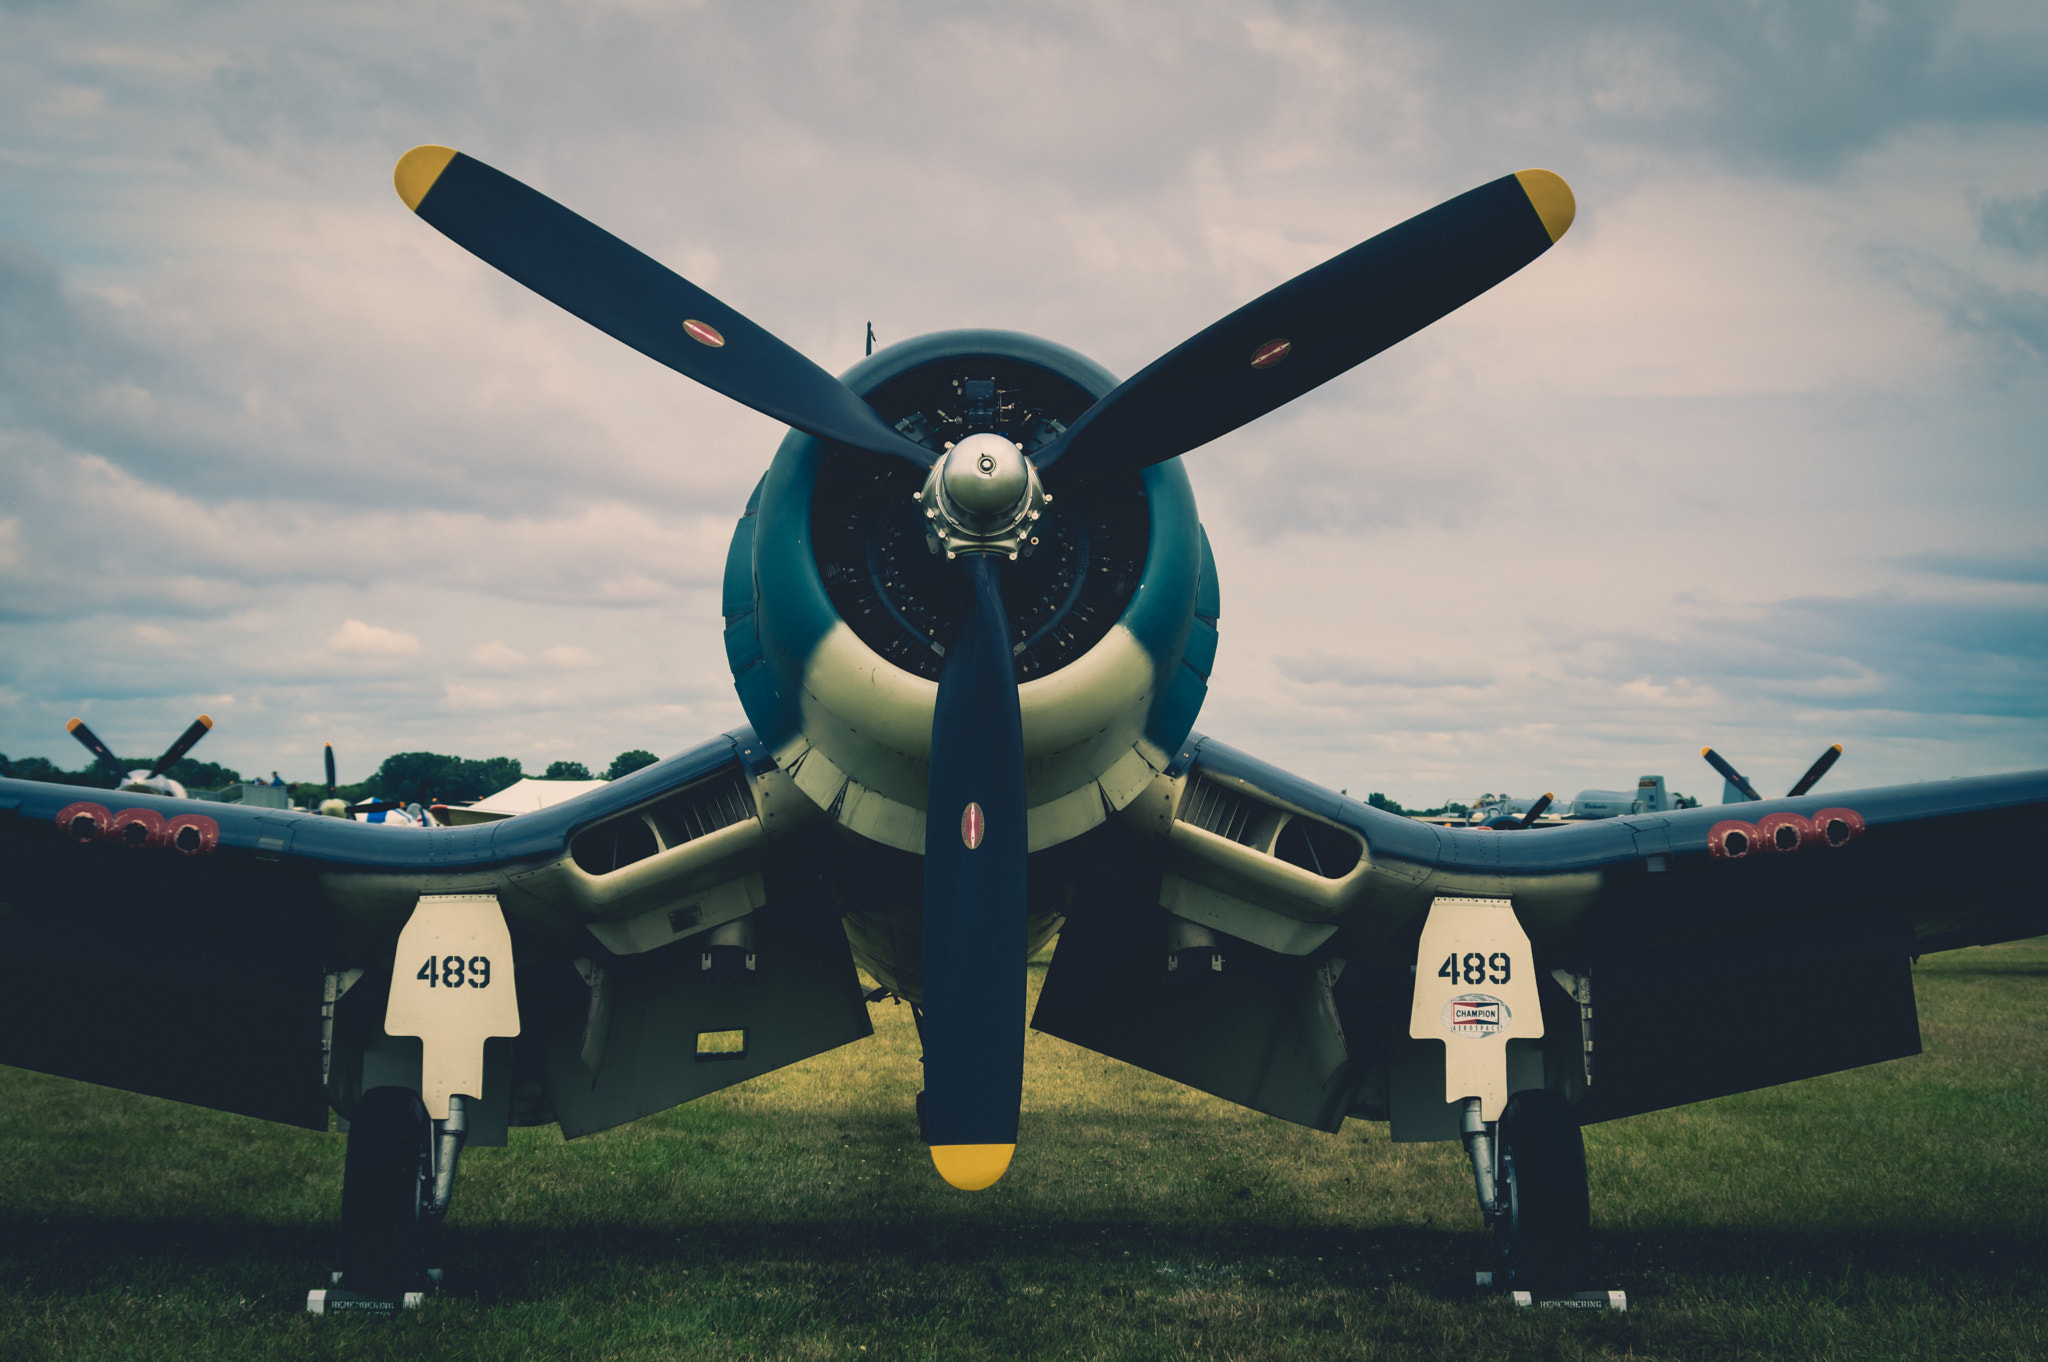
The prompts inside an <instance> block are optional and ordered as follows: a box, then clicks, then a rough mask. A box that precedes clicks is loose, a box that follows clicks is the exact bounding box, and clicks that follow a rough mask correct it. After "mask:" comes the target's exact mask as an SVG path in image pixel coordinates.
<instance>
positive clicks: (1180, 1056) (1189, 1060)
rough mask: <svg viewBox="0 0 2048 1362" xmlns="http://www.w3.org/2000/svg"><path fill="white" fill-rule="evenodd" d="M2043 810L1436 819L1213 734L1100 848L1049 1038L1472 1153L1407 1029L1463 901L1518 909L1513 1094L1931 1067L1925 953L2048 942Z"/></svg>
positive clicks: (1220, 1088) (1629, 1101)
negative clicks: (1520, 1032)
mask: <svg viewBox="0 0 2048 1362" xmlns="http://www.w3.org/2000/svg"><path fill="white" fill-rule="evenodd" d="M2044 815H2048V772H2044V771H2035V772H2027V773H2022V774H2015V775H2003V776H1991V777H1983V778H1976V779H1968V780H1953V781H1944V782H1939V783H1928V784H1919V785H1906V786H1896V787H1890V788H1885V789H1871V790H1856V791H1849V792H1836V793H1830V794H1825V795H1820V794H1813V795H1808V796H1805V797H1803V798H1800V799H1777V800H1769V801H1765V802H1762V803H1747V804H1741V805H1723V806H1719V807H1713V808H1700V809H1689V810H1679V811H1674V812H1665V813H1657V814H1644V815H1636V816H1631V817H1625V818H1615V819H1608V820H1603V821H1599V822H1584V823H1575V824H1568V825H1565V826H1561V827H1552V828H1535V829H1529V830H1523V831H1508V832H1494V831H1484V830H1476V829H1463V828H1451V827H1438V826H1433V825H1430V824H1427V823H1423V822H1419V821H1417V820H1414V819H1408V818H1403V817H1400V816H1397V815H1393V814H1389V813H1386V812H1384V811H1382V810H1379V809H1374V808H1370V807H1368V806H1366V805H1363V804H1360V803H1358V802H1356V801H1354V800H1351V799H1348V798H1344V797H1341V796H1339V795H1336V794H1334V793H1332V792H1330V791H1327V790H1323V789H1321V788H1319V787H1317V786H1314V785H1312V784H1309V783H1308V782H1306V781H1303V780H1301V779H1299V778H1297V777H1294V776H1291V775H1289V774H1288V773H1286V772H1284V771H1280V770H1278V769H1276V768H1274V767H1272V766H1269V765H1267V764H1265V763H1263V762H1260V761H1258V760H1256V759H1255V758H1252V757H1250V756H1247V755H1246V754H1244V753H1242V752H1239V751H1237V750H1235V749H1233V748H1230V747H1228V746H1226V745H1224V744H1222V743H1219V742H1215V741H1213V740H1205V739H1201V738H1199V737H1197V738H1191V739H1190V740H1189V742H1188V743H1187V744H1185V745H1184V747H1183V749H1182V752H1181V754H1180V757H1179V759H1178V760H1177V761H1176V762H1175V763H1174V765H1173V767H1172V768H1171V769H1170V770H1169V771H1168V772H1167V773H1166V774H1165V775H1164V776H1162V777H1161V779H1160V780H1159V781H1158V782H1156V783H1155V786H1154V788H1153V789H1152V790H1150V791H1148V792H1147V793H1146V794H1145V795H1144V796H1141V797H1140V799H1139V800H1138V801H1137V802H1136V803H1134V804H1133V805H1132V806H1131V807H1130V808H1129V809H1127V810H1126V811H1125V812H1124V814H1123V815H1122V816H1121V817H1120V819H1119V820H1118V821H1117V822H1116V823H1115V824H1112V825H1111V827H1110V828H1106V829H1104V830H1103V831H1104V833H1105V834H1113V835H1115V836H1117V837H1120V838H1122V839H1124V847H1123V848H1122V849H1121V850H1120V851H1119V852H1118V853H1117V854H1116V855H1114V856H1111V855H1104V856H1103V857H1102V858H1101V859H1102V862H1103V864H1104V866H1105V867H1106V869H1105V871H1104V873H1103V874H1102V875H1100V876H1099V877H1098V878H1097V880H1096V882H1095V883H1094V885H1093V886H1092V887H1091V888H1090V889H1089V890H1088V891H1086V892H1085V893H1083V894H1082V896H1081V897H1079V898H1077V900H1076V902H1075V904H1074V906H1073V907H1072V909H1071V910H1070V911H1069V914H1068V921H1067V923H1066V926H1065V929H1064V932H1063V934H1062V937H1061V942H1060V947H1059V951H1058V953H1057V955H1056V956H1055V957H1054V960H1053V963H1052V967H1051V969H1050V971H1049V973H1048V976H1047V979H1046V983H1045V987H1044V990H1043V992H1042V994H1041V996H1040V1001H1039V1005H1038V1011H1037V1013H1036V1015H1035V1017H1034V1019H1033V1024H1034V1025H1035V1026H1036V1027H1038V1028H1039V1029H1041V1030H1044V1031H1047V1032H1049V1033H1051V1034H1054V1035H1057V1036H1061V1037H1063V1038H1065V1039H1068V1040H1071V1041H1074V1042H1075V1043H1077V1044H1081V1045H1085V1046H1087V1047H1089V1048H1091V1049H1095V1050H1098V1051H1101V1052H1103V1053H1106V1054H1110V1055H1113V1056H1115V1057H1117V1058H1121V1059H1124V1060H1127V1061H1129V1062H1131V1063H1134V1064H1138V1065H1140V1066H1142V1067H1145V1068H1148V1069H1151V1070H1154V1071H1155V1072H1158V1073H1161V1074H1164V1075H1166V1076H1168V1077H1171V1078H1174V1079H1177V1080H1179V1081H1182V1082H1185V1083H1188V1084H1190V1085H1192V1086H1195V1087H1198V1088H1202V1089H1204V1090H1206V1091H1209V1092H1212V1093H1216V1094H1218V1095H1220V1096H1223V1097H1226V1098H1229V1099H1230V1100H1233V1101H1236V1102H1239V1103H1242V1104H1243V1105H1246V1106H1250V1107H1253V1108H1255V1109H1258V1110H1261V1111H1266V1112H1269V1113H1271V1114H1274V1115H1278V1116H1283V1117H1286V1118H1288V1119H1290V1120H1295V1121H1299V1122H1301V1123H1303V1124H1307V1125H1313V1126H1318V1127H1320V1128H1323V1129H1329V1130H1334V1129H1336V1128H1337V1127H1338V1126H1339V1125H1340V1124H1341V1123H1342V1121H1343V1119H1344V1117H1345V1116H1347V1115H1357V1116H1366V1117H1371V1118H1374V1119H1390V1120H1392V1122H1393V1126H1394V1130H1393V1134H1394V1138H1395V1139H1397V1140H1399V1139H1451V1138H1456V1137H1457V1126H1456V1114H1457V1113H1456V1110H1455V1109H1454V1108H1453V1107H1452V1106H1451V1105H1450V1104H1447V1103H1446V1102H1445V1100H1444V1097H1445V1092H1444V1079H1443V1073H1444V1045H1445V1042H1444V1041H1442V1040H1438V1039H1415V1038H1412V1037H1411V1036H1410V1034H1409V1023H1410V1003H1411V998H1412V996H1413V994H1414V990H1415V983H1416V978H1417V974H1418V972H1419V971H1423V970H1427V971H1430V972H1435V971H1436V970H1437V968H1438V963H1437V961H1436V960H1434V959H1433V958H1432V959H1429V960H1419V959H1418V942H1419V938H1420V936H1421V934H1422V931H1423V926H1424V922H1425V919H1426V918H1427V917H1428V916H1429V910H1430V908H1431V905H1432V904H1433V903H1434V902H1436V901H1437V900H1439V899H1492V900H1498V899H1508V900H1511V901H1512V902H1513V905H1514V909H1515V915H1516V917H1517V919H1518V920H1519V923H1520V925H1521V928H1522V929H1523V930H1524V931H1525V932H1526V933H1527V936H1528V938H1529V943H1530V948H1531V950H1533V952H1534V955H1535V965H1536V977H1537V978H1538V979H1539V981H1540V982H1539V989H1540V998H1541V1010H1542V1021H1543V1035H1542V1037H1541V1039H1540V1040H1513V1041H1510V1042H1509V1043H1508V1045H1509V1058H1510V1074H1511V1076H1512V1077H1513V1079H1514V1086H1516V1087H1520V1086H1536V1085H1542V1086H1549V1087H1552V1088H1553V1089H1557V1090H1561V1091H1565V1092H1567V1093H1568V1094H1569V1096H1570V1097H1571V1098H1572V1099H1573V1100H1574V1101H1575V1102H1576V1103H1577V1105H1578V1110H1579V1116H1580V1119H1581V1120H1582V1121H1592V1120H1603V1119H1608V1118H1612V1117H1618V1116H1625V1115H1629V1114H1632V1113H1635V1112H1640V1111H1648V1110H1654V1109H1657V1108H1660V1107H1666V1106H1673V1105H1677V1104H1680V1103H1684V1102H1690V1101H1696V1100H1699V1099H1702V1098H1707V1097H1713V1096H1719V1095H1723V1094H1726V1093H1732V1092H1740V1091H1745V1090H1748V1089H1752V1088H1758V1087H1764V1086H1767V1085H1770V1084H1774V1083H1781V1082H1787V1081H1790V1080H1792V1079H1797V1078H1804V1077H1809V1076H1812V1075H1815V1074H1819V1073H1826V1072H1831V1071H1834V1070H1838V1069H1843V1068H1849V1067H1853V1066H1855V1065H1860V1064H1866V1063H1871V1062H1875V1061H1877V1060H1881V1059H1889V1058H1894V1057H1897V1056H1900V1055H1905V1054H1913V1053H1917V1052H1918V1050H1919V1031H1918V1026H1917V1020H1916V1016H1915V1013H1914V1006H1913V993H1912V983H1911V979H1910V975H1909V966H1910V962H1911V960H1912V959H1913V958H1914V957H1916V956H1918V955H1920V954H1922V953H1924V952H1928V951H1936V950H1946V949H1949V948H1951V947H1956V946H1964V945H1971V944H1977V943H1984V942H1993V941H2003V940H2011V939H2016V938H2021V937H2027V936H2032V935H2037V934H2041V933H2044V932H2048V890H2044V889H2043V887H2042V884H2041V881H2040V878H2039V875H2038V873H2037V871H2036V867H2035V861H2036V853H2037V850H2038V848H2039V846H2040V831H2039V829H2040V828H2041V826H2042V820H2043V817H2044ZM1176 947H1178V948H1179V949H1178V950H1176ZM1169 954H1173V955H1175V956H1176V959H1175V961H1174V964H1175V966H1176V967H1175V968H1173V969H1171V970H1169V969H1168V968H1166V966H1167V958H1168V956H1169Z"/></svg>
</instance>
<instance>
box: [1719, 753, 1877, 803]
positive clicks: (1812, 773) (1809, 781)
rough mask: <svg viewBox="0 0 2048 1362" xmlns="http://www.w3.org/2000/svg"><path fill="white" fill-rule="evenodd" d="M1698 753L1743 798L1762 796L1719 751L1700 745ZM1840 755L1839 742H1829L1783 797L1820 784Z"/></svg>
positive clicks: (1795, 794) (1749, 798) (1800, 792)
mask: <svg viewBox="0 0 2048 1362" xmlns="http://www.w3.org/2000/svg"><path fill="white" fill-rule="evenodd" d="M1700 755H1701V756H1703V757H1705V758H1706V759H1707V765H1709V766H1711V767H1713V768H1714V770H1715V771H1717V772H1719V773H1720V776H1721V779H1723V780H1725V781H1727V782H1728V783H1729V784H1730V785H1733V786H1734V787H1735V789H1736V791H1737V792H1738V793H1740V794H1741V795H1742V797H1743V798H1744V799H1746V800H1751V801H1755V800H1760V799H1762V798H1763V796H1762V795H1760V794H1758V793H1757V792H1756V786H1754V785H1752V784H1750V783H1749V781H1748V779H1747V778H1745V777H1744V776H1743V774H1742V772H1740V771H1738V770H1736V769H1735V768H1734V767H1733V766H1730V765H1729V764H1728V759H1727V758H1726V757H1724V756H1722V755H1721V754H1720V753H1719V752H1716V751H1715V750H1714V749H1713V748H1711V747H1702V748H1701V749H1700ZM1841 757H1842V745H1841V744H1840V743H1833V744H1830V745H1829V747H1828V750H1827V751H1825V752H1823V753H1821V754H1820V756H1818V757H1817V758H1815V759H1814V763H1813V765H1811V766H1809V767H1807V768H1806V774H1805V775H1803V776H1801V777H1799V779H1798V780H1796V781H1794V782H1793V784H1792V788H1791V789H1789V790H1787V791H1786V792H1785V798H1787V799H1797V798H1799V796H1801V795H1803V794H1805V793H1806V792H1807V791H1808V790H1811V789H1812V788H1813V787H1814V786H1816V785H1818V784H1820V778H1821V777H1822V776H1824V775H1826V774H1827V773H1828V772H1829V771H1830V770H1832V769H1833V768H1834V765H1835V763H1836V762H1837V761H1839V760H1841Z"/></svg>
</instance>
